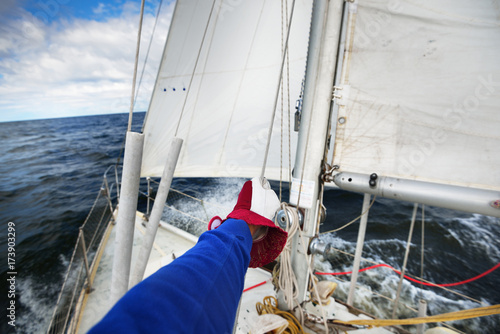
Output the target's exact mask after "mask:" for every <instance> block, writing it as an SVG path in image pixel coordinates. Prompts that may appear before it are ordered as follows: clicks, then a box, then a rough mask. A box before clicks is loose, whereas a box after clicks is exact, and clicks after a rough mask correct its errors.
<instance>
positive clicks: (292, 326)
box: [255, 296, 304, 334]
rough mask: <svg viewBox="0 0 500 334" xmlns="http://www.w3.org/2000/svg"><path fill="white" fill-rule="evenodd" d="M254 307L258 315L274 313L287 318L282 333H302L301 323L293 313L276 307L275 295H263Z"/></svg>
mask: <svg viewBox="0 0 500 334" xmlns="http://www.w3.org/2000/svg"><path fill="white" fill-rule="evenodd" d="M255 308H256V309H257V313H258V314H259V315H263V314H276V315H279V316H281V317H282V318H284V319H285V320H287V321H288V327H287V328H286V329H285V331H284V332H283V333H291V334H296V333H304V329H303V328H302V325H301V324H300V322H299V321H298V320H297V318H296V317H295V316H294V315H293V314H291V313H290V312H285V311H281V310H280V309H279V308H278V300H277V299H276V298H275V297H273V296H267V297H264V300H263V301H262V303H261V302H258V303H257V304H256V305H255Z"/></svg>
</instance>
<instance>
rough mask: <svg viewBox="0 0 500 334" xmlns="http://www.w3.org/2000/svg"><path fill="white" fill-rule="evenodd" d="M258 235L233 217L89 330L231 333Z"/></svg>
mask: <svg viewBox="0 0 500 334" xmlns="http://www.w3.org/2000/svg"><path fill="white" fill-rule="evenodd" d="M251 249H252V235H251V232H250V228H249V226H248V225H247V224H246V223H245V221H243V220H237V219H228V220H226V221H225V222H224V224H222V225H221V226H220V227H219V228H217V229H216V230H212V231H207V232H205V233H203V234H202V235H201V236H200V238H199V241H198V243H197V244H196V246H194V247H193V248H191V249H190V250H188V251H187V252H186V253H185V254H184V255H182V256H180V257H179V258H177V259H176V260H174V261H173V262H172V263H171V264H169V265H167V266H165V267H163V268H161V269H159V270H158V271H157V272H156V273H154V274H152V275H151V276H150V277H148V278H147V279H145V280H144V281H143V282H141V283H139V284H138V285H137V286H135V287H134V288H132V289H131V290H130V291H129V292H127V294H125V296H124V297H122V299H120V300H119V301H118V302H117V304H116V305H115V306H114V307H113V308H112V309H111V310H110V311H109V312H108V314H107V315H106V316H105V317H104V318H103V319H102V320H101V322H99V323H98V324H97V325H96V326H95V327H94V328H92V330H91V331H90V332H89V333H231V332H232V329H233V325H234V321H235V316H236V310H237V307H238V303H239V300H240V297H241V293H242V291H243V285H244V279H245V274H246V271H247V268H248V264H249V262H250V251H251Z"/></svg>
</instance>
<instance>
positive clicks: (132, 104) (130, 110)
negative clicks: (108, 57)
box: [115, 0, 146, 167]
mask: <svg viewBox="0 0 500 334" xmlns="http://www.w3.org/2000/svg"><path fill="white" fill-rule="evenodd" d="M144 3H145V0H142V1H141V12H140V14H139V29H138V31H137V44H136V49H135V61H134V74H133V78H132V93H131V96H130V109H129V114H128V125H127V132H130V131H131V130H132V114H133V112H134V106H135V99H136V95H135V82H136V78H137V64H138V62H139V51H140V46H141V33H142V21H143V18H144ZM144 67H146V65H144ZM139 87H140V86H139ZM125 140H126V136H124V137H123V141H122V147H121V148H120V153H119V154H118V158H117V159H116V164H115V167H118V165H119V164H120V159H121V157H122V154H123V151H124V149H125Z"/></svg>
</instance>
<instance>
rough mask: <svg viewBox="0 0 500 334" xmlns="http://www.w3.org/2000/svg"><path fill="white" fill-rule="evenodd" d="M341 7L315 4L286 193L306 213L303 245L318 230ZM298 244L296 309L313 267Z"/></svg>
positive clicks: (335, 2) (338, 0) (337, 0)
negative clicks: (288, 193)
mask: <svg viewBox="0 0 500 334" xmlns="http://www.w3.org/2000/svg"><path fill="white" fill-rule="evenodd" d="M343 4H344V1H343V0H330V1H328V0H317V1H314V5H313V14H312V22H311V30H310V31H311V32H310V40H309V49H308V56H307V68H306V79H305V88H304V98H303V101H304V102H303V109H302V118H301V125H300V129H299V138H298V146H297V155H296V159H295V168H294V172H293V178H292V188H291V191H290V203H291V204H294V205H298V206H299V207H301V208H303V209H304V210H305V215H304V225H303V236H304V237H305V241H306V242H309V241H310V239H311V238H313V237H314V236H315V235H316V234H317V231H318V227H319V219H320V214H321V211H320V210H321V205H320V204H321V200H320V196H321V188H322V187H321V183H320V182H321V174H322V169H323V162H324V156H325V150H326V149H327V147H326V142H327V136H328V130H329V119H330V110H331V106H332V91H333V82H334V77H335V69H336V64H337V57H338V54H337V53H338V44H339V39H340V27H341V18H342V12H343ZM299 189H301V190H300V191H299ZM301 242H302V240H301V239H300V238H299V237H298V236H297V235H296V236H295V239H294V241H293V251H292V266H293V269H294V272H295V274H296V276H297V281H298V285H299V296H298V301H299V303H300V302H302V301H303V300H304V298H305V296H306V290H307V286H308V284H307V282H308V276H309V265H310V262H311V258H310V257H308V258H307V259H306V256H305V254H303V252H304V251H303V249H304V245H301V244H300V243H301ZM305 246H306V247H307V245H305Z"/></svg>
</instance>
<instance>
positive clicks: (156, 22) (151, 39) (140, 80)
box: [134, 0, 163, 107]
mask: <svg viewBox="0 0 500 334" xmlns="http://www.w3.org/2000/svg"><path fill="white" fill-rule="evenodd" d="M162 4H163V0H160V4H159V5H158V8H157V10H156V17H155V23H154V25H153V31H152V32H151V38H150V39H149V45H148V49H147V51H146V58H145V59H144V66H143V67H142V71H141V76H140V78H139V84H138V85H137V91H136V93H135V99H134V107H135V104H136V103H137V97H138V96H139V91H140V90H141V84H142V78H143V76H144V71H145V70H146V64H147V63H148V59H149V51H150V50H151V45H152V44H153V37H154V35H155V31H156V26H157V25H158V18H159V17H160V11H161V6H162Z"/></svg>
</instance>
